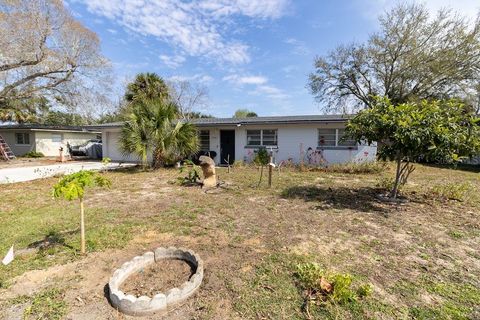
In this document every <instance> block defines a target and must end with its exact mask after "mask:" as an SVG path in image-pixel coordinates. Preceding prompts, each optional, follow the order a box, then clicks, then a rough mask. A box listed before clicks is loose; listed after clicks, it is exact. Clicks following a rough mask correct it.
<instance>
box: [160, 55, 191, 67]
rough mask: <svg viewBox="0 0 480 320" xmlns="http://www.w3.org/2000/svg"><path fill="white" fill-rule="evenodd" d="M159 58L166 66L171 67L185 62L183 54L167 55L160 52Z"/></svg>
mask: <svg viewBox="0 0 480 320" xmlns="http://www.w3.org/2000/svg"><path fill="white" fill-rule="evenodd" d="M159 58H160V60H162V62H163V63H164V64H165V65H166V66H167V67H169V68H172V69H176V68H178V67H180V66H181V65H182V64H183V63H184V62H185V57H183V56H167V55H164V54H162V55H160V57H159Z"/></svg>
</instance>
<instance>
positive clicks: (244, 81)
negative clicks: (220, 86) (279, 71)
mask: <svg viewBox="0 0 480 320" xmlns="http://www.w3.org/2000/svg"><path fill="white" fill-rule="evenodd" d="M222 80H223V81H228V82H229V83H231V84H232V85H233V87H234V88H235V89H236V90H242V89H243V88H244V87H245V86H248V89H249V91H248V94H251V95H255V96H262V97H266V98H269V99H276V100H285V99H288V98H289V97H290V96H289V95H288V94H286V93H284V92H283V91H282V90H281V89H279V88H277V87H275V86H273V85H271V84H269V83H268V78H266V77H264V76H253V75H242V76H239V75H237V74H230V75H228V76H225V77H223V78H222Z"/></svg>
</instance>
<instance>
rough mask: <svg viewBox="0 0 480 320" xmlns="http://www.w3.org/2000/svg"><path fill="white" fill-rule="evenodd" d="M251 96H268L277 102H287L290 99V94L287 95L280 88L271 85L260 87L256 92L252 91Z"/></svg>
mask: <svg viewBox="0 0 480 320" xmlns="http://www.w3.org/2000/svg"><path fill="white" fill-rule="evenodd" d="M250 94H253V95H260V96H266V97H268V98H270V99H276V100H285V99H288V98H289V97H290V96H289V95H288V94H286V93H285V92H283V91H282V90H280V89H279V88H277V87H275V86H271V85H261V86H258V87H257V88H256V89H255V90H254V91H250Z"/></svg>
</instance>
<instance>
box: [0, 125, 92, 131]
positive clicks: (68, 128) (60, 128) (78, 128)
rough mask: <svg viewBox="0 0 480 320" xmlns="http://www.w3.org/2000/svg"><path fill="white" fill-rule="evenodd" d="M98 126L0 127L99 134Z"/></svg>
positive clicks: (5, 126) (2, 126)
mask: <svg viewBox="0 0 480 320" xmlns="http://www.w3.org/2000/svg"><path fill="white" fill-rule="evenodd" d="M98 129H99V128H98V127H97V126H47V125H43V124H29V123H24V124H7V125H0V131H1V130H45V131H48V130H54V131H79V132H97V131H98Z"/></svg>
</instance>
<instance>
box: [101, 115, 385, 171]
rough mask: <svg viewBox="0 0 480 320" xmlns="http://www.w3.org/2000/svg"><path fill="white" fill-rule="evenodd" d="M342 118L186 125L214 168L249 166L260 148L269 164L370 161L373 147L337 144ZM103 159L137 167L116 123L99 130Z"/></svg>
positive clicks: (201, 121)
mask: <svg viewBox="0 0 480 320" xmlns="http://www.w3.org/2000/svg"><path fill="white" fill-rule="evenodd" d="M348 118H349V117H348V116H342V115H311V116H289V117H255V118H242V119H239V118H202V119H193V120H192V122H193V123H194V124H195V125H196V126H197V128H198V131H199V140H200V150H201V151H205V152H208V151H214V152H215V153H216V156H215V158H214V160H215V163H217V164H226V163H227V159H228V160H229V162H230V163H233V162H234V161H236V160H242V161H245V162H250V161H252V160H253V158H254V157H255V152H256V150H258V149H259V148H260V147H265V148H267V150H271V151H272V154H273V157H274V161H275V162H276V163H280V162H281V161H284V160H285V161H288V160H291V161H293V162H295V163H300V162H302V161H303V162H304V163H306V164H312V165H328V164H332V163H345V162H351V161H358V162H360V161H373V160H375V158H376V152H377V147H376V145H372V146H368V145H364V144H357V143H356V142H355V141H352V140H344V139H342V137H343V135H344V129H345V124H346V122H347V120H348ZM99 128H101V130H102V140H103V156H104V157H108V158H110V159H112V160H113V161H138V159H137V158H135V157H134V156H133V155H128V156H124V155H122V152H121V151H120V149H119V142H118V140H119V137H120V131H121V128H122V123H121V122H117V123H109V124H105V125H103V126H101V127H99Z"/></svg>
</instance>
